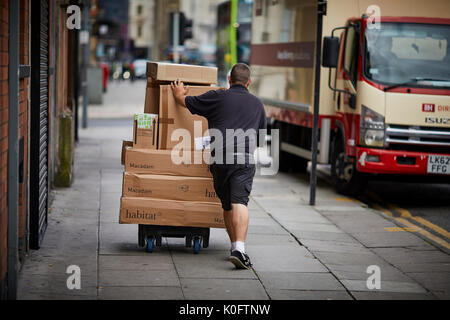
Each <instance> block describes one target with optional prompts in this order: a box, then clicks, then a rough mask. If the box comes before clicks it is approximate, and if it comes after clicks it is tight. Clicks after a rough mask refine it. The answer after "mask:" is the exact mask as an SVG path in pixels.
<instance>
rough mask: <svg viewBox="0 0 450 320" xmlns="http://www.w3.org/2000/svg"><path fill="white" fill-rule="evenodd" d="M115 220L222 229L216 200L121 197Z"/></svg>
mask: <svg viewBox="0 0 450 320" xmlns="http://www.w3.org/2000/svg"><path fill="white" fill-rule="evenodd" d="M119 222H120V223H122V224H144V225H158V226H174V227H200V228H225V224H224V221H223V210H222V206H221V205H220V204H218V203H211V202H195V201H175V200H163V199H152V198H132V197H122V200H121V205H120V218H119Z"/></svg>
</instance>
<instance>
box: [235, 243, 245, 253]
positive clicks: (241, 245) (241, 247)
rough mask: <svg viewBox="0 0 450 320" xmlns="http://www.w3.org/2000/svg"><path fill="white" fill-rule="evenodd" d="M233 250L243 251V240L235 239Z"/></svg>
mask: <svg viewBox="0 0 450 320" xmlns="http://www.w3.org/2000/svg"><path fill="white" fill-rule="evenodd" d="M235 250H238V251H239V252H241V253H245V242H242V241H236V247H235Z"/></svg>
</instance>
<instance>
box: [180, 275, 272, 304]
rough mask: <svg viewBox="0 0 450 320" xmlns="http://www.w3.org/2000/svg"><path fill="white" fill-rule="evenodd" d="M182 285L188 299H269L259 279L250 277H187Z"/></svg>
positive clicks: (182, 280) (182, 281)
mask: <svg viewBox="0 0 450 320" xmlns="http://www.w3.org/2000/svg"><path fill="white" fill-rule="evenodd" d="M180 281H181V287H182V290H183V294H184V297H185V298H186V299H187V300H268V299H269V297H268V295H267V293H266V291H265V290H264V287H263V286H262V285H261V282H259V281H258V280H250V279H208V281H205V280H202V279H186V278H184V279H183V278H182V279H180Z"/></svg>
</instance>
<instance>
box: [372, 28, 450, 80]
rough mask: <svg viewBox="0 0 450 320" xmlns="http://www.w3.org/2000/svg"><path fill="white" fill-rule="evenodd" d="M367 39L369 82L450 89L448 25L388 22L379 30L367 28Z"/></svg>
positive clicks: (449, 31) (449, 36) (449, 34)
mask: <svg viewBox="0 0 450 320" xmlns="http://www.w3.org/2000/svg"><path fill="white" fill-rule="evenodd" d="M365 39H366V52H365V63H364V69H365V70H364V73H365V76H366V77H367V78H368V79H370V80H372V81H375V82H378V83H382V84H387V85H399V84H403V83H408V86H409V85H410V86H413V87H443V88H448V87H450V26H449V25H437V24H419V23H388V22H385V23H381V25H380V28H379V29H376V28H372V29H369V28H368V29H366V33H365ZM411 79H424V80H422V81H411Z"/></svg>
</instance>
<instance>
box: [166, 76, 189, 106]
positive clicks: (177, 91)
mask: <svg viewBox="0 0 450 320" xmlns="http://www.w3.org/2000/svg"><path fill="white" fill-rule="evenodd" d="M170 85H171V87H172V92H173V96H174V97H175V100H176V102H177V103H178V104H180V105H182V106H183V107H186V102H185V100H186V96H187V95H188V94H189V86H185V85H184V84H183V82H181V81H180V80H177V81H175V82H172V83H171V84H170Z"/></svg>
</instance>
